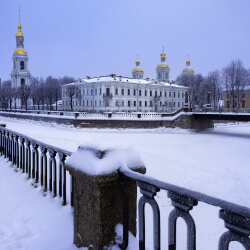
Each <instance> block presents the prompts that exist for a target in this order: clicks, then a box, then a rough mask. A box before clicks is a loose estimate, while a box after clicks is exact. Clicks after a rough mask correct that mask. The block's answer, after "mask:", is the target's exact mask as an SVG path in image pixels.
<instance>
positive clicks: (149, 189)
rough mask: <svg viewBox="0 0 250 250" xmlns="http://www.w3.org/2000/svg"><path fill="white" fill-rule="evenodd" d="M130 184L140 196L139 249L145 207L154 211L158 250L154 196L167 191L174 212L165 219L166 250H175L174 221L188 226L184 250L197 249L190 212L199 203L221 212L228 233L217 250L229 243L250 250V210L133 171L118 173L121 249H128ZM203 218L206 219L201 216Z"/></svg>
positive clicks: (158, 240) (142, 245)
mask: <svg viewBox="0 0 250 250" xmlns="http://www.w3.org/2000/svg"><path fill="white" fill-rule="evenodd" d="M130 180H134V181H136V184H137V187H139V188H140V192H141V194H142V196H141V198H140V199H139V203H138V215H139V220H138V223H139V226H138V228H139V249H140V250H144V249H145V204H146V203H148V204H149V205H150V206H151V207H152V210H153V238H154V249H155V250H156V249H157V250H158V249H161V245H160V244H161V228H160V210H159V206H158V203H157V201H156V200H155V198H154V197H155V196H156V195H157V193H158V192H159V191H160V190H166V191H167V193H168V197H169V198H170V199H171V202H172V206H173V207H174V208H173V210H172V211H171V212H170V214H169V218H168V249H169V250H175V249H176V221H177V219H178V218H179V217H181V218H183V219H184V221H185V222H186V225H187V249H188V250H195V249H196V226H195V221H194V219H193V217H192V216H191V214H190V213H189V211H190V210H192V209H193V207H194V206H197V205H198V202H199V201H200V202H204V203H207V204H209V205H212V206H217V207H219V208H220V211H219V217H220V218H221V219H223V220H224V222H225V227H226V228H227V229H228V231H227V232H225V233H223V234H222V235H221V237H220V240H219V243H218V245H219V246H218V249H219V250H227V249H228V247H229V244H230V242H232V241H237V242H239V243H240V244H242V245H243V246H244V247H245V249H248V250H249V249H250V239H249V235H250V209H249V208H247V207H244V206H240V205H236V204H233V203H230V202H227V201H224V200H221V199H217V198H214V197H211V196H208V195H205V194H202V193H199V192H195V191H191V190H188V189H185V188H182V187H178V186H175V185H172V184H168V183H165V182H162V181H159V180H156V179H153V178H150V177H148V176H145V175H142V174H139V173H135V172H132V171H129V170H128V171H124V170H122V171H121V172H120V183H121V186H122V188H123V243H122V244H121V246H120V247H121V248H122V249H126V247H127V245H128V228H129V227H128V224H129V218H128V215H129V213H128V208H129V197H128V195H127V194H128V193H127V191H126V183H128V182H129V181H130ZM204 216H205V215H204Z"/></svg>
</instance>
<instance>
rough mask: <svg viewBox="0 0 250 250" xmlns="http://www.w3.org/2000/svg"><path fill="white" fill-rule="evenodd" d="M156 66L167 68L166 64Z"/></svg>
mask: <svg viewBox="0 0 250 250" xmlns="http://www.w3.org/2000/svg"><path fill="white" fill-rule="evenodd" d="M157 68H169V66H168V65H167V64H158V65H157Z"/></svg>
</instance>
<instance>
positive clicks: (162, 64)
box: [157, 47, 169, 68]
mask: <svg viewBox="0 0 250 250" xmlns="http://www.w3.org/2000/svg"><path fill="white" fill-rule="evenodd" d="M165 60H166V54H165V53H164V47H163V49H162V53H161V63H160V64H158V65H157V68H169V66H168V65H167V64H166V63H165Z"/></svg>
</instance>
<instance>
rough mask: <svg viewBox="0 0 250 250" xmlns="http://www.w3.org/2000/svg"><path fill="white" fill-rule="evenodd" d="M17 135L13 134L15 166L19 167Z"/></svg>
mask: <svg viewBox="0 0 250 250" xmlns="http://www.w3.org/2000/svg"><path fill="white" fill-rule="evenodd" d="M18 138H19V136H18V135H15V159H16V166H17V168H19V141H18Z"/></svg>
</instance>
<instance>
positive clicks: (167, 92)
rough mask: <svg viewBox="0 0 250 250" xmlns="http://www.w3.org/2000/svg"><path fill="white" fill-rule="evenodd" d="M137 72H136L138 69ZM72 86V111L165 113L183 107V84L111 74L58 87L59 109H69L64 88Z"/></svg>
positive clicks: (185, 90) (67, 97) (184, 91)
mask: <svg viewBox="0 0 250 250" xmlns="http://www.w3.org/2000/svg"><path fill="white" fill-rule="evenodd" d="M138 72H139V71H138ZM70 86H75V87H77V88H78V94H77V95H76V96H75V97H74V98H73V102H72V104H73V110H74V111H76V110H77V111H86V112H105V111H106V112H108V111H109V112H110V111H111V112H119V111H121V112H167V111H174V110H177V109H179V108H181V107H184V104H185V103H184V102H185V93H186V92H187V91H188V88H187V87H183V86H179V85H176V84H172V83H167V82H163V81H159V80H148V79H147V80H144V79H140V78H139V79H135V78H128V77H122V76H116V75H115V74H113V75H109V76H101V77H93V78H87V79H83V78H80V79H78V80H77V81H76V82H74V83H70V84H66V85H63V86H62V101H63V103H62V108H63V109H64V110H70V109H71V105H70V97H69V96H68V95H67V88H70Z"/></svg>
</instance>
